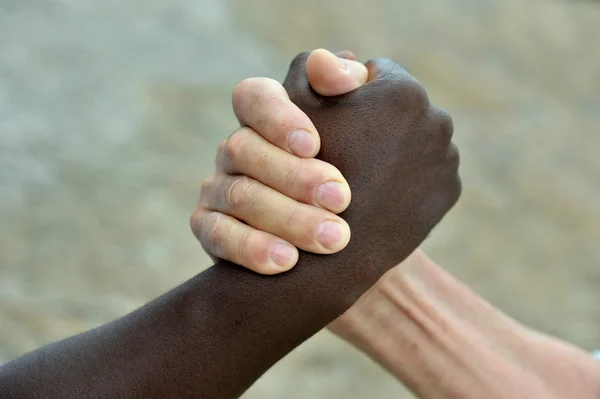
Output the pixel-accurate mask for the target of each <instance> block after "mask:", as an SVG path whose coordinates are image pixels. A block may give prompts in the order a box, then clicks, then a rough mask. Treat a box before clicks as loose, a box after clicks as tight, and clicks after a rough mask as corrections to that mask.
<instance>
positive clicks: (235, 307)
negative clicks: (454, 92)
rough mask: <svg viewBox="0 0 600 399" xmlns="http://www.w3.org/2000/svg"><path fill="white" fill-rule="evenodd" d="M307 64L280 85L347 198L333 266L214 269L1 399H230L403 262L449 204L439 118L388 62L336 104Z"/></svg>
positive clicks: (7, 370)
mask: <svg viewBox="0 0 600 399" xmlns="http://www.w3.org/2000/svg"><path fill="white" fill-rule="evenodd" d="M307 57H308V53H303V54H301V55H299V56H298V57H297V58H296V59H295V60H294V61H293V63H292V65H291V67H290V71H289V73H288V76H287V78H286V81H285V83H284V87H285V88H286V90H287V91H288V93H289V95H290V98H291V99H292V100H293V101H294V102H295V103H296V104H297V105H298V106H299V107H300V108H301V109H302V110H303V111H304V112H306V113H307V115H308V116H309V117H310V118H311V119H312V121H313V122H314V124H315V126H316V127H317V129H318V131H319V132H320V134H321V139H322V150H321V153H320V154H319V158H321V159H323V160H324V161H326V162H330V163H332V164H333V165H336V166H337V167H338V168H339V169H340V170H341V172H342V173H343V174H344V176H345V177H346V178H347V179H348V182H349V184H350V186H351V188H352V190H353V200H352V204H351V205H350V207H349V208H348V210H347V211H346V212H344V214H342V217H344V218H345V219H346V220H347V221H348V223H349V224H350V227H351V229H352V232H353V237H352V239H351V241H350V244H349V245H348V246H347V248H346V249H345V250H343V251H342V252H340V253H338V254H335V255H327V256H322V255H314V254H309V253H304V252H302V253H301V255H300V260H299V263H298V265H297V266H296V267H295V268H294V269H292V270H291V271H290V272H287V273H284V274H280V275H276V276H263V275H258V274H255V273H253V272H250V271H247V270H246V269H243V268H241V267H239V266H236V265H234V264H231V263H229V262H226V261H220V262H218V263H216V264H215V265H213V266H212V267H210V268H208V269H207V270H206V271H204V272H202V273H200V274H199V275H197V276H195V277H194V278H192V279H191V280H189V281H187V282H186V283H184V284H182V285H181V286H179V287H177V288H175V289H173V290H171V291H169V292H167V293H166V294H164V295H162V296H161V297H159V298H157V299H155V300H154V301H152V302H150V303H148V304H147V305H145V306H144V307H142V308H140V309H138V310H137V311H135V312H133V313H131V314H129V315H127V316H125V317H123V318H121V319H118V320H116V321H114V322H112V323H109V324H107V325H104V326H101V327H99V328H96V329H94V330H91V331H88V332H85V333H82V334H79V335H77V336H74V337H71V338H67V339H65V340H63V341H60V342H57V343H54V344H51V345H48V346H46V347H43V348H40V349H38V350H36V351H34V352H32V353H29V354H27V355H25V356H23V357H21V358H19V359H16V360H14V361H12V362H9V363H7V364H6V365H4V366H2V367H1V368H0V397H1V398H7V399H8V398H19V399H26V398H44V399H53V398H82V397H85V398H145V399H147V398H167V397H169V398H211V399H231V398H236V397H239V396H240V395H241V394H242V393H243V392H244V391H245V390H246V389H247V388H248V387H250V385H251V384H252V383H254V382H255V381H256V380H257V379H258V378H259V377H260V376H261V375H262V374H263V373H264V372H265V371H266V370H268V369H269V368H270V367H271V366H272V365H273V364H275V363H276V362H277V361H279V360H280V359H281V358H283V357H284V356H285V355H286V354H287V353H289V352H290V351H291V350H293V349H294V348H295V347H297V346H298V345H299V344H301V343H302V342H304V341H305V340H306V339H308V338H310V337H311V336H312V335H313V334H315V333H316V332H318V331H319V330H321V329H322V328H323V327H325V326H326V325H327V324H329V323H330V322H331V321H332V320H334V319H335V318H336V317H338V316H339V315H340V314H342V313H343V312H344V311H346V310H347V309H348V308H349V307H350V306H351V305H352V304H353V303H354V301H355V300H356V299H357V298H358V297H359V296H360V295H361V294H363V293H364V292H365V291H366V290H367V289H368V288H369V287H371V285H373V284H374V283H375V282H376V281H377V280H378V279H379V277H380V276H381V275H382V274H383V273H384V272H385V271H386V270H388V269H389V268H391V267H392V266H394V265H396V264H398V263H399V262H400V261H402V260H403V259H405V258H406V257H407V256H408V255H409V254H410V253H411V252H412V251H413V250H414V249H416V248H417V246H418V245H419V244H420V243H421V242H422V241H423V240H424V239H425V237H426V236H427V234H428V233H429V232H430V231H431V229H432V228H433V227H434V226H435V225H436V224H437V223H438V222H439V221H440V220H441V219H442V217H443V216H444V215H445V213H446V212H447V211H448V210H449V209H450V208H451V207H452V206H453V205H454V204H455V202H456V201H457V199H458V197H459V195H460V181H459V178H458V175H457V168H458V154H457V152H456V150H455V148H454V147H453V145H452V144H451V142H450V140H451V136H452V123H451V119H450V118H449V116H448V115H447V114H446V113H444V112H443V111H440V110H439V109H437V108H435V107H433V106H432V105H431V104H430V103H429V101H428V99H427V96H426V94H425V91H424V89H423V88H422V86H421V85H420V84H419V83H418V82H417V81H416V80H415V79H414V78H413V77H411V76H410V75H409V74H408V73H407V72H406V71H404V70H403V69H402V68H401V67H399V66H398V65H397V64H395V63H394V62H392V61H389V60H385V59H381V60H375V61H372V62H370V63H369V64H368V68H369V72H370V78H371V81H370V82H369V83H367V84H366V85H364V86H363V87H361V88H359V89H357V90H355V91H353V92H351V93H349V94H347V95H343V96H339V97H329V98H325V97H321V96H319V95H317V94H316V93H315V92H313V91H312V89H311V88H310V85H309V83H308V79H307V77H306V71H305V62H306V59H307Z"/></svg>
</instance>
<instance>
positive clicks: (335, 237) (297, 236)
mask: <svg viewBox="0 0 600 399" xmlns="http://www.w3.org/2000/svg"><path fill="white" fill-rule="evenodd" d="M200 203H201V204H202V205H203V206H205V207H207V208H209V209H212V210H215V211H218V212H221V213H225V214H227V215H229V216H232V217H234V218H237V219H239V220H242V221H244V222H246V223H247V224H249V225H250V226H252V227H254V228H256V229H258V230H261V231H265V232H267V233H271V234H274V235H275V236H277V237H280V238H282V239H283V240H286V241H287V242H289V243H291V244H292V245H294V246H296V247H298V248H301V249H303V250H305V251H309V252H313V253H319V254H330V253H334V252H338V251H340V250H341V249H343V248H344V247H345V246H346V245H347V244H348V241H349V240H350V228H349V226H348V224H347V223H346V222H345V221H344V220H342V219H341V218H340V217H338V216H336V215H334V214H332V213H331V212H328V211H326V210H324V209H321V208H317V207H314V206H311V205H306V204H302V203H300V202H297V201H295V200H293V199H291V198H289V197H286V196H285V195H283V194H281V193H279V192H277V191H275V190H273V189H272V188H270V187H267V186H265V185H264V184H262V183H260V182H258V181H256V180H254V179H251V178H249V177H247V176H230V175H217V176H215V180H214V183H213V184H208V185H205V186H204V187H203V190H202V193H201V196H200Z"/></svg>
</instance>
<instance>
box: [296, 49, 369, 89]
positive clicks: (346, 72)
mask: <svg viewBox="0 0 600 399" xmlns="http://www.w3.org/2000/svg"><path fill="white" fill-rule="evenodd" d="M339 55H340V57H344V58H340V57H338V56H336V55H335V54H333V53H331V52H329V51H327V50H324V49H318V50H314V51H313V52H312V53H310V55H309V56H308V59H307V60H306V74H307V75H308V81H309V82H310V85H311V86H312V88H313V90H314V91H316V92H317V93H319V94H321V95H322V96H339V95H341V94H346V93H348V92H350V91H352V90H355V89H358V88H359V87H360V86H362V85H364V84H365V83H366V82H367V78H368V76H369V73H368V71H367V67H366V66H364V65H363V64H361V63H360V62H358V61H355V60H354V54H352V53H350V52H343V53H339Z"/></svg>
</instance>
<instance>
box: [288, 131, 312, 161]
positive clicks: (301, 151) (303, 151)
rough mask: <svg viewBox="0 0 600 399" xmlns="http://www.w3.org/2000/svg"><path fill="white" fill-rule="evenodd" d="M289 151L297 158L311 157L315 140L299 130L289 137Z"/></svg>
mask: <svg viewBox="0 0 600 399" xmlns="http://www.w3.org/2000/svg"><path fill="white" fill-rule="evenodd" d="M289 146H290V150H292V152H293V153H294V154H296V155H298V156H299V157H312V156H313V155H314V150H315V139H314V138H313V136H312V135H311V134H310V133H308V132H307V131H306V130H303V129H299V130H296V131H295V132H293V133H292V134H291V135H290V141H289Z"/></svg>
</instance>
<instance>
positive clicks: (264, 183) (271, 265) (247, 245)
mask: <svg viewBox="0 0 600 399" xmlns="http://www.w3.org/2000/svg"><path fill="white" fill-rule="evenodd" d="M338 55H340V56H342V57H346V58H344V59H339V58H337V57H336V56H334V55H333V54H331V53H329V52H327V51H325V50H316V51H314V52H313V53H312V54H311V57H310V59H309V60H308V62H307V70H308V75H309V79H310V82H311V84H312V87H313V89H315V90H316V91H317V92H319V93H321V94H330V95H337V94H343V93H346V92H348V91H351V90H353V89H355V88H357V87H359V86H360V85H362V84H364V83H365V82H366V79H367V69H366V67H365V66H364V65H362V64H360V63H358V62H356V61H353V58H354V56H353V54H351V53H348V52H345V53H339V54H338ZM342 66H343V67H342ZM233 105H234V111H235V113H236V115H237V117H238V119H239V120H240V123H241V124H242V125H247V126H245V127H242V128H241V129H239V130H237V131H236V132H234V134H232V135H231V136H230V137H229V139H227V140H226V141H224V142H223V143H221V145H220V146H219V151H218V155H217V169H216V171H215V172H214V173H213V174H212V175H211V176H210V177H209V178H208V179H206V180H205V182H204V183H203V185H202V190H201V197H200V202H199V205H198V207H197V208H196V211H195V212H194V215H193V216H192V228H193V230H194V232H195V233H196V235H197V237H198V238H199V240H200V242H201V244H202V246H203V248H204V249H205V250H206V252H207V253H208V254H209V255H211V256H212V257H214V258H223V259H226V260H230V261H232V262H234V263H238V264H240V265H243V266H245V267H247V268H249V269H251V270H254V271H257V272H259V273H264V274H274V273H279V272H283V271H285V270H288V269H289V268H291V267H292V266H294V264H295V263H296V261H297V259H298V253H297V251H296V248H295V247H299V248H301V249H304V250H307V251H311V252H315V253H320V254H327V253H333V252H337V251H339V250H341V249H342V248H344V247H345V245H346V244H347V242H348V239H349V235H350V232H349V228H348V226H347V224H346V223H345V222H344V221H343V220H342V219H340V218H339V217H337V216H336V215H335V213H339V212H341V211H343V210H344V209H345V208H346V207H347V206H348V203H349V201H350V190H349V187H348V184H347V183H346V181H345V179H344V178H343V177H342V175H341V174H340V172H339V171H338V170H337V169H336V168H335V167H333V166H331V165H329V164H326V163H324V162H322V161H319V160H315V159H302V158H301V157H299V156H298V155H300V156H304V157H311V156H314V155H315V154H316V152H317V151H318V149H319V148H318V147H319V135H318V133H317V132H316V130H315V128H314V126H313V125H312V123H311V122H310V120H309V119H308V117H307V116H306V115H305V114H304V113H303V112H302V111H300V110H299V109H298V108H297V107H296V106H295V105H294V104H292V103H291V102H290V100H289V98H288V96H287V93H285V90H284V89H283V87H282V86H281V85H280V84H279V83H277V82H275V81H273V80H271V79H265V78H257V79H248V80H245V81H243V82H242V83H240V84H239V85H238V86H237V87H236V89H235V90H234V94H233ZM294 132H300V133H298V134H296V135H295V136H294ZM272 143H274V144H272ZM278 147H279V148H278ZM295 154H297V155H295ZM307 204H310V205H313V206H309V205H307ZM241 221H244V222H246V223H247V224H244V223H242V222H241ZM323 222H325V226H321V224H322V223H323ZM327 226H329V227H330V229H329V233H328V230H327V229H326V228H324V227H327Z"/></svg>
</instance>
